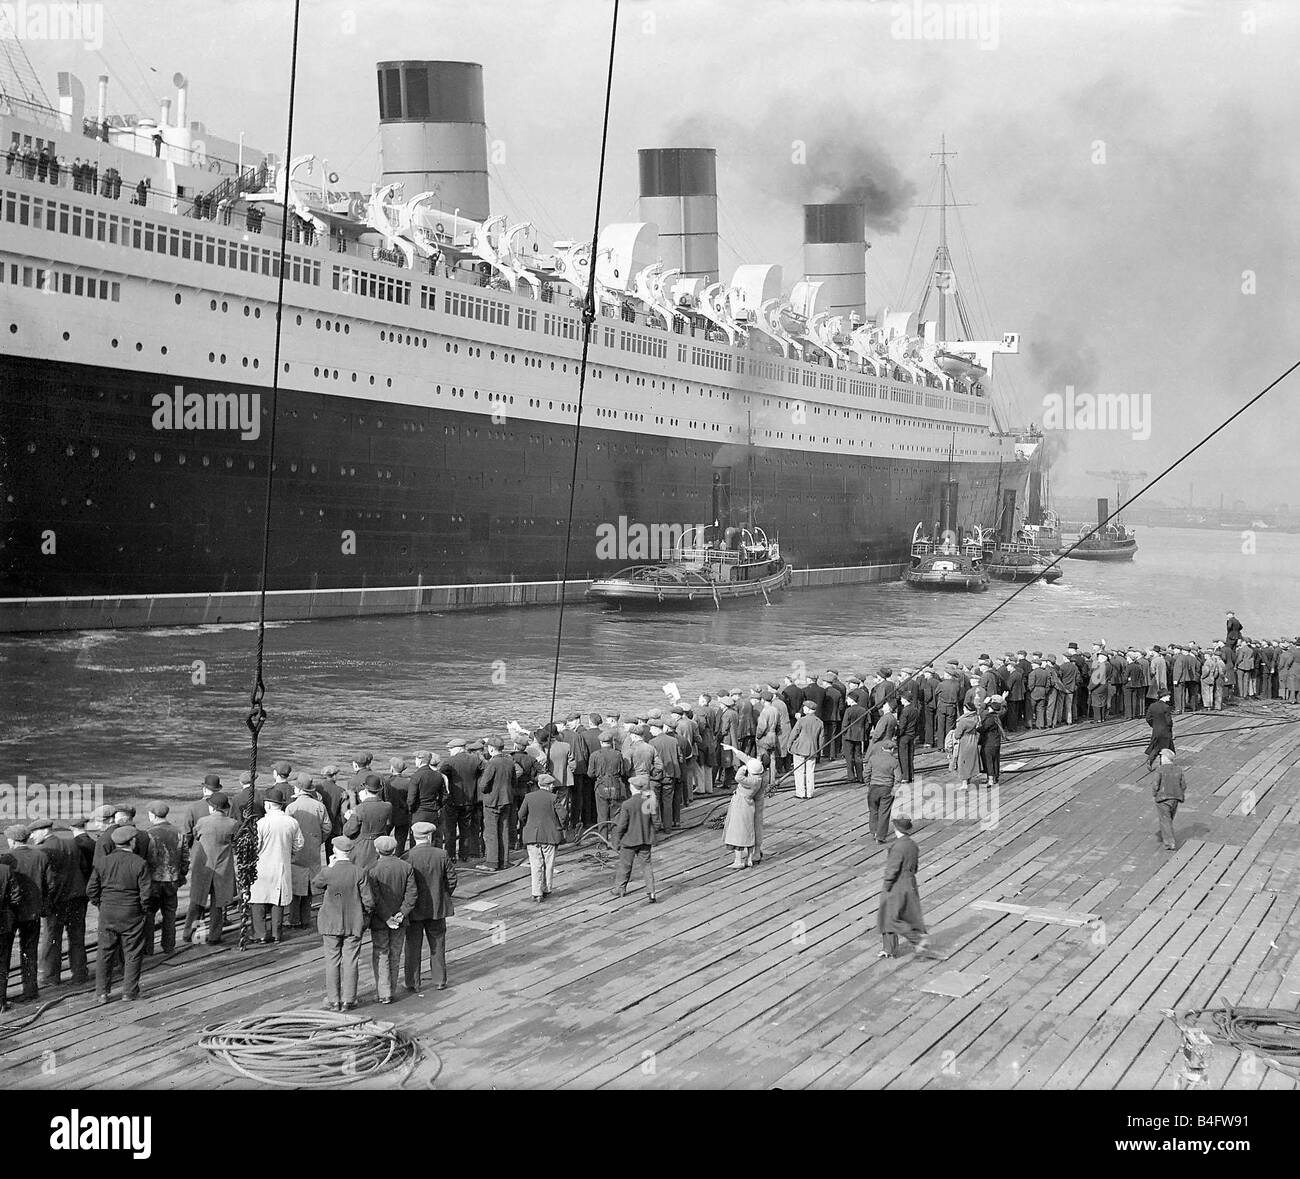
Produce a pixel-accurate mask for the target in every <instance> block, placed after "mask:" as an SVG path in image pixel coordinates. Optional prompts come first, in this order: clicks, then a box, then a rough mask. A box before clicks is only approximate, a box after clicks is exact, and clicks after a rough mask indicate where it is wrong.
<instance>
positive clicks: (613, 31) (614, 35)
mask: <svg viewBox="0 0 1300 1179" xmlns="http://www.w3.org/2000/svg"><path fill="white" fill-rule="evenodd" d="M295 2H298V0H295ZM618 6H619V0H614V16H613V19H612V20H611V22H610V30H609V72H608V74H607V75H606V77H605V115H604V119H603V121H602V123H601V130H600V167H599V170H598V171H597V173H596V211H595V216H594V217H593V218H592V227H591V257H590V262H589V266H588V270H587V294H586V297H585V298H584V300H583V304H582V362H581V366H580V367H579V369H578V412H577V415H576V416H575V418H574V421H573V469H572V471H571V472H570V474H569V514H568V518H567V519H566V520H565V524H564V565H563V569H562V572H561V573H560V616H559V619H558V620H557V621H556V625H555V666H554V670H553V671H552V674H551V715H550V719H551V722H552V723H554V721H555V697H556V693H557V692H558V691H559V687H560V651H561V645H562V643H563V641H564V601H565V598H566V597H567V596H568V595H567V590H568V585H569V553H570V550H571V548H572V545H573V504H574V500H575V498H576V496H577V491H578V450H579V444H580V442H581V440H582V399H583V394H584V393H585V392H586V388H587V358H588V354H589V353H590V351H591V333H592V327H593V325H594V324H595V322H596V246H597V242H598V239H599V237H600V201H601V197H602V195H603V194H604V188H605V153H606V151H607V149H608V147H609V106H610V99H611V97H612V96H613V93H614V47H615V44H616V42H617V40H618ZM283 272H284V268H283V267H281V273H282V274H283Z"/></svg>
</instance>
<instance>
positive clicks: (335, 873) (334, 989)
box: [311, 835, 378, 1011]
mask: <svg viewBox="0 0 1300 1179" xmlns="http://www.w3.org/2000/svg"><path fill="white" fill-rule="evenodd" d="M333 847H334V858H333V860H332V861H331V862H330V865H329V867H328V868H325V869H324V870H323V871H322V872H321V874H320V875H319V876H317V877H316V879H315V880H313V881H312V882H311V890H312V893H313V894H315V895H318V896H319V897H320V898H321V903H320V911H319V912H318V913H317V914H316V928H317V929H318V930H319V931H320V936H321V942H322V944H323V945H324V949H325V1002H324V1004H323V1006H324V1008H325V1010H326V1011H351V1010H352V1009H353V1008H354V1007H356V1005H357V980H358V976H359V974H360V970H361V938H362V935H364V933H365V932H366V929H367V928H368V926H369V924H370V910H371V909H372V908H373V907H374V898H373V897H372V896H371V892H370V879H369V874H368V873H366V872H364V871H362V870H361V869H360V868H358V867H357V866H356V864H354V863H353V862H352V861H351V859H350V858H349V857H350V856H351V854H352V852H353V850H354V849H355V847H356V845H355V844H354V843H353V842H352V840H351V839H349V838H348V837H347V836H346V835H339V836H336V837H335V839H334V841H333ZM376 858H378V854H377V853H376Z"/></svg>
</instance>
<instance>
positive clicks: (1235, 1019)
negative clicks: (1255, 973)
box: [1166, 1005, 1300, 1078]
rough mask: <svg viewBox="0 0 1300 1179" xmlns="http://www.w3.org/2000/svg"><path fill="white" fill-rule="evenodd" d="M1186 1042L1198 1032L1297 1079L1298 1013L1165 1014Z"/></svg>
mask: <svg viewBox="0 0 1300 1179" xmlns="http://www.w3.org/2000/svg"><path fill="white" fill-rule="evenodd" d="M1166 1014H1167V1015H1168V1016H1169V1017H1170V1018H1172V1019H1173V1020H1174V1022H1175V1024H1176V1025H1177V1026H1178V1029H1179V1031H1181V1032H1182V1033H1183V1036H1184V1039H1185V1040H1187V1039H1189V1037H1188V1032H1189V1031H1191V1030H1192V1029H1199V1030H1201V1031H1203V1032H1205V1033H1206V1034H1207V1035H1209V1036H1211V1037H1213V1038H1215V1039H1217V1040H1219V1041H1220V1042H1222V1043H1224V1044H1227V1045H1229V1046H1230V1047H1233V1048H1236V1049H1237V1050H1238V1051H1241V1052H1251V1053H1254V1054H1255V1055H1256V1056H1258V1057H1259V1058H1260V1059H1261V1060H1262V1061H1264V1063H1265V1064H1267V1065H1268V1066H1269V1067H1270V1068H1275V1069H1278V1070H1279V1071H1280V1072H1284V1073H1287V1074H1288V1075H1290V1076H1292V1077H1297V1078H1300V1012H1296V1011H1287V1010H1286V1009H1285V1008H1282V1007H1233V1006H1230V1005H1225V1006H1223V1007H1203V1008H1198V1009H1196V1010H1194V1011H1188V1012H1185V1013H1184V1014H1183V1015H1181V1016H1175V1015H1174V1013H1173V1012H1172V1011H1170V1012H1166Z"/></svg>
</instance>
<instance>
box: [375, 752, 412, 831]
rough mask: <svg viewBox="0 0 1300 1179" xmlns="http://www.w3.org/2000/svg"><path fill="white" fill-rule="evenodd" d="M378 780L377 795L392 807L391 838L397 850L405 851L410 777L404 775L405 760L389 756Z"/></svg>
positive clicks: (409, 811)
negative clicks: (386, 765)
mask: <svg viewBox="0 0 1300 1179" xmlns="http://www.w3.org/2000/svg"><path fill="white" fill-rule="evenodd" d="M379 781H380V784H381V788H380V791H379V797H380V798H382V799H383V800H384V801H385V802H386V803H388V805H389V806H391V807H392V808H393V818H392V824H393V826H392V832H393V838H394V839H396V840H397V847H398V850H399V851H405V850H406V843H407V840H408V839H409V838H410V836H411V809H410V807H409V806H408V804H407V796H408V794H409V793H410V789H411V779H410V778H408V777H407V776H406V761H405V760H404V759H403V758H400V757H392V758H389V759H388V773H386V774H383V775H381V776H380V779H379Z"/></svg>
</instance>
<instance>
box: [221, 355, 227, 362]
mask: <svg viewBox="0 0 1300 1179" xmlns="http://www.w3.org/2000/svg"><path fill="white" fill-rule="evenodd" d="M221 363H222V364H225V363H226V354H225V353H224V352H223V353H222V354H221Z"/></svg>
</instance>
